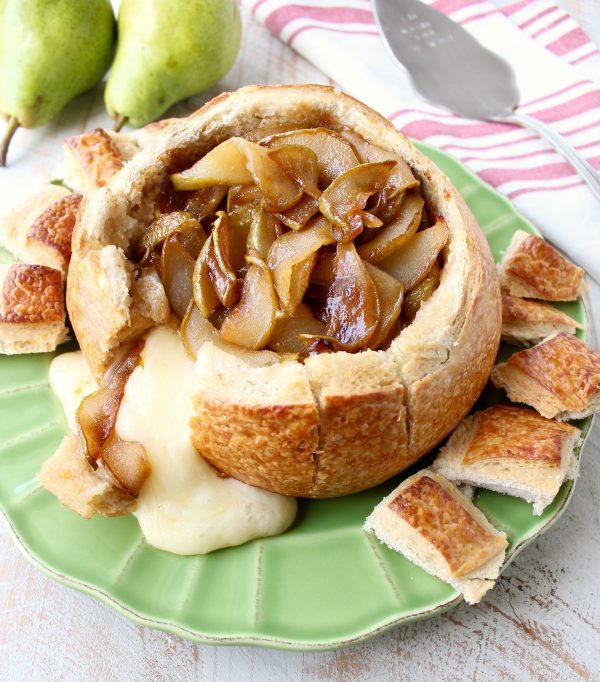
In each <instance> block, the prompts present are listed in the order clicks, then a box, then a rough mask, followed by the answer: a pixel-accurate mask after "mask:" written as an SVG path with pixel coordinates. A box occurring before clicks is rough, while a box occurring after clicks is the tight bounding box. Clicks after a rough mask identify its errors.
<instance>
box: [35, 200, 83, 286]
mask: <svg viewBox="0 0 600 682" xmlns="http://www.w3.org/2000/svg"><path fill="white" fill-rule="evenodd" d="M80 203H81V195H80V194H67V195H66V196H64V197H62V199H59V200H58V201H55V202H54V203H53V204H52V205H50V206H49V207H48V208H47V209H46V210H45V211H44V212H43V213H42V214H41V215H39V216H38V217H37V218H36V220H35V221H34V222H33V223H32V225H31V226H30V227H29V229H28V230H27V244H28V246H30V247H37V248H42V249H43V248H47V249H50V250H53V251H54V252H55V254H56V261H57V262H58V263H59V264H60V269H61V270H63V271H64V272H66V271H67V268H68V266H69V261H70V260H71V238H72V236H73V228H74V227H75V220H76V218H77V212H78V210H79V205H80Z"/></svg>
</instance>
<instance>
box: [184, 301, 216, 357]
mask: <svg viewBox="0 0 600 682" xmlns="http://www.w3.org/2000/svg"><path fill="white" fill-rule="evenodd" d="M179 331H180V333H181V340H182V341H183V347H184V348H185V350H186V353H187V354H188V355H189V356H190V358H192V360H195V359H196V356H197V355H198V350H199V349H200V347H201V346H202V345H204V344H205V343H206V342H207V341H211V342H212V343H218V342H219V333H218V332H217V330H216V329H215V328H214V327H213V325H212V324H211V323H210V322H209V321H208V320H207V319H206V317H205V316H204V315H203V314H202V313H201V312H200V310H199V309H198V308H197V307H196V305H195V304H194V301H192V302H191V303H190V305H189V307H188V309H187V312H186V313H185V315H184V317H183V320H182V322H181V327H180V329H179Z"/></svg>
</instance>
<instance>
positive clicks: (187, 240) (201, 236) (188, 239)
mask: <svg viewBox="0 0 600 682" xmlns="http://www.w3.org/2000/svg"><path fill="white" fill-rule="evenodd" d="M177 234H178V235H179V241H180V242H181V245H182V246H183V248H184V249H185V250H186V251H187V252H188V253H189V254H190V256H191V257H192V258H193V259H194V260H195V259H196V258H198V255H199V254H200V251H202V247H203V246H204V242H205V241H206V233H205V232H204V228H203V227H202V226H201V225H200V226H199V227H198V229H196V230H181V232H178V233H177Z"/></svg>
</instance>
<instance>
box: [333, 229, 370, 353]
mask: <svg viewBox="0 0 600 682" xmlns="http://www.w3.org/2000/svg"><path fill="white" fill-rule="evenodd" d="M324 317H325V320H326V321H327V334H328V336H333V337H334V338H336V339H337V340H338V341H339V343H340V344H341V345H342V347H343V348H344V350H346V351H349V352H353V351H357V350H361V349H363V348H366V347H367V344H368V343H369V340H370V338H371V337H372V336H373V334H374V332H375V329H376V328H377V324H378V320H379V299H378V298H377V289H376V287H375V284H374V283H373V280H372V278H371V276H370V275H369V273H368V272H367V269H366V267H365V264H364V263H363V261H362V260H361V259H360V256H359V255H358V253H357V252H356V248H355V247H354V244H353V243H352V242H342V243H340V244H338V245H337V250H336V254H335V279H334V282H333V284H332V285H331V287H330V288H329V292H328V295H327V302H326V304H325V312H324Z"/></svg>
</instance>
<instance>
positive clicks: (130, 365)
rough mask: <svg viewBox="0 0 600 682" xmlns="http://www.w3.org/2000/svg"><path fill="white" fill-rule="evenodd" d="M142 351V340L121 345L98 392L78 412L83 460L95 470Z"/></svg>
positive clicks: (86, 400) (84, 400)
mask: <svg viewBox="0 0 600 682" xmlns="http://www.w3.org/2000/svg"><path fill="white" fill-rule="evenodd" d="M143 348H144V342H143V341H135V342H129V343H126V344H124V345H122V346H121V348H120V349H119V350H118V351H117V354H116V355H115V357H114V359H113V361H112V363H111V364H110V366H109V367H108V369H107V370H106V372H105V373H104V376H103V377H102V380H101V381H100V385H99V386H98V390H97V391H95V392H94V393H92V394H90V395H88V396H87V397H85V398H84V399H83V400H82V401H81V404H80V405H79V407H78V409H77V414H76V419H77V425H78V427H79V431H80V435H81V437H82V440H83V444H84V446H85V451H86V457H87V459H88V461H89V462H90V464H91V465H92V466H93V467H94V469H95V468H96V461H97V460H98V459H99V458H100V457H101V456H102V448H103V447H104V445H105V443H106V442H107V441H108V439H109V437H110V435H111V434H112V432H113V430H114V427H115V423H116V421H117V412H118V411H119V407H120V406H121V400H123V395H124V394H125V384H126V383H127V380H128V379H129V377H130V376H131V374H132V372H133V370H134V369H135V368H136V367H137V365H138V363H139V361H140V357H141V354H142V350H143Z"/></svg>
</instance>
